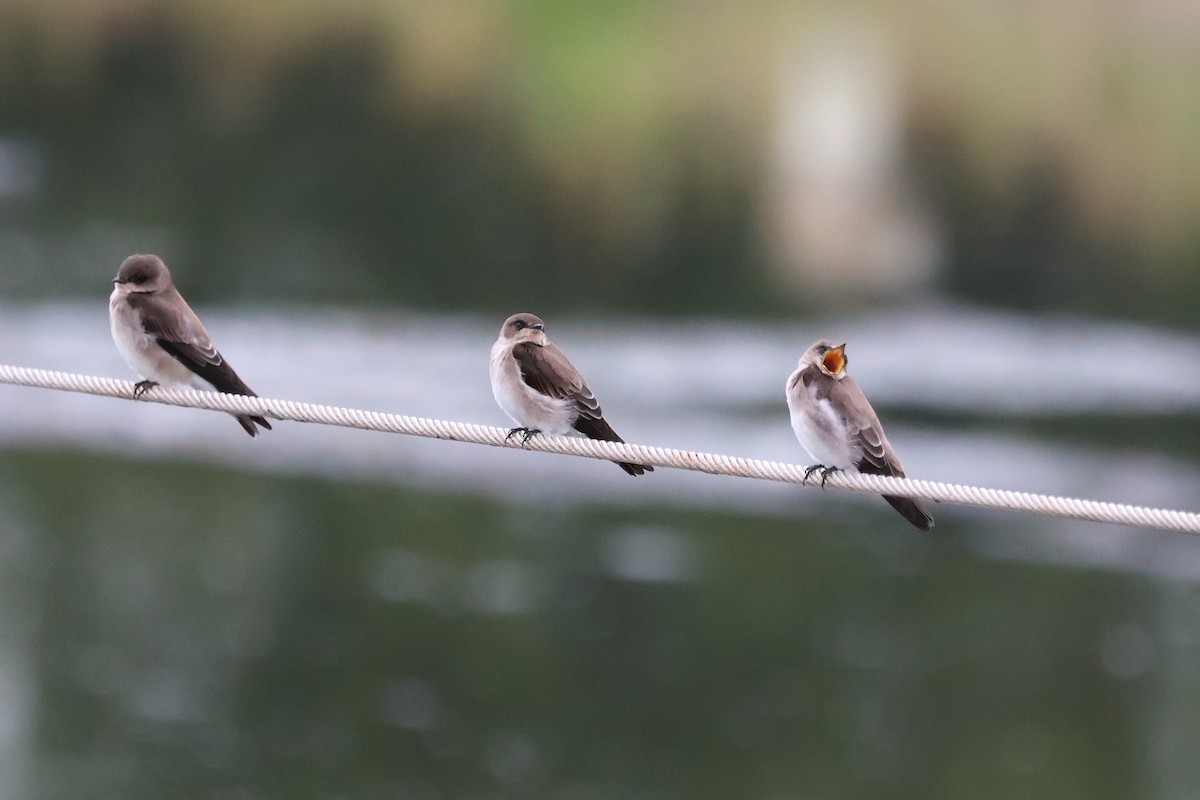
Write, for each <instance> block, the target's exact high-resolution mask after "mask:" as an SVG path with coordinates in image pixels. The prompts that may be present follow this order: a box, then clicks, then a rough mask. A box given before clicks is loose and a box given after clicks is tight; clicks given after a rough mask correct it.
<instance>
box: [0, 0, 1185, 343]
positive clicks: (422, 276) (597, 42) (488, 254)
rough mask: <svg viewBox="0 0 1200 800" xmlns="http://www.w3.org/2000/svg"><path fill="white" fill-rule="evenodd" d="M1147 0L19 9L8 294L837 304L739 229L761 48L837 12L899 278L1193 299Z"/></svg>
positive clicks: (772, 72)
mask: <svg viewBox="0 0 1200 800" xmlns="http://www.w3.org/2000/svg"><path fill="white" fill-rule="evenodd" d="M1172 8H1173V7H1172V6H1171V5H1170V4H1133V3H1130V4H1117V5H1115V6H1113V7H1111V8H1106V9H1105V13H1104V14H1103V15H1100V16H1097V15H1096V14H1092V13H1091V10H1089V9H1087V8H1084V7H1077V6H1075V5H1072V4H1069V3H1064V2H1052V3H1047V4H1041V5H1038V6H1036V7H1034V6H1020V7H1008V6H1005V7H995V8H993V7H983V6H978V5H971V6H968V5H965V4H964V5H962V6H945V5H944V4H936V3H929V2H925V1H924V0H912V2H910V3H906V4H903V5H902V6H897V7H893V6H884V5H882V4H881V5H879V6H878V7H877V8H875V9H874V12H873V13H872V14H866V13H855V12H851V11H846V10H841V11H838V10H834V9H833V8H824V7H821V6H812V7H801V6H797V5H795V4H792V3H785V2H774V3H766V4H763V5H762V6H760V7H756V8H755V9H754V10H746V9H741V8H737V7H734V6H728V7H727V6H726V5H725V4H654V3H640V2H606V3H600V4H592V5H588V6H579V7H573V6H572V7H568V6H562V5H561V4H557V3H549V2H540V1H537V0H524V1H523V2H522V1H520V0H510V1H509V2H495V3H486V2H464V3H457V4H445V3H440V2H428V1H427V0H407V1H405V2H386V3H385V2H366V3H361V4H355V5H354V6H353V7H346V6H345V5H344V4H333V3H327V2H318V1H317V0H307V1H306V2H298V3H288V4H282V3H280V4H274V3H265V4H254V5H253V6H252V7H251V6H247V5H246V4H244V3H235V2H231V0H204V2H200V1H199V0H197V1H196V2H192V3H185V4H174V3H159V2H146V1H142V0H129V1H128V2H120V3H117V2H114V3H109V4H103V3H102V4H87V3H80V2H77V0H52V1H48V2H38V3H34V2H28V1H27V0H14V2H12V3H10V4H7V5H6V8H5V9H4V10H2V11H0V22H3V24H2V25H0V144H2V143H3V141H9V142H14V141H15V142H18V143H20V142H33V143H35V145H36V147H37V148H38V152H40V154H41V156H42V158H41V161H40V162H39V163H40V164H41V167H40V169H41V170H42V171H43V173H44V174H42V175H41V178H42V180H41V184H40V189H39V191H38V192H37V193H36V195H35V196H33V197H32V198H30V199H24V198H20V197H9V198H0V290H2V291H3V292H4V293H5V294H6V295H9V296H20V295H25V296H30V295H44V294H48V293H51V292H53V291H62V292H69V293H76V292H83V293H89V292H92V291H94V287H95V285H96V284H97V283H101V282H103V279H104V278H106V277H108V273H110V272H111V271H112V270H113V269H114V268H115V265H116V264H117V263H119V261H120V260H121V258H122V257H124V256H125V255H127V254H129V253H130V252H134V251H139V250H156V251H159V252H161V253H162V254H163V255H164V256H166V257H167V259H168V261H169V263H171V264H172V265H173V266H174V267H175V269H176V271H177V272H179V273H181V284H182V285H183V286H184V288H185V290H186V292H187V294H188V295H189V296H190V297H193V298H194V299H198V300H201V301H203V300H206V299H209V298H213V297H215V296H216V295H217V292H218V291H220V293H221V294H220V296H221V297H222V298H229V297H230V296H233V297H236V298H240V299H243V300H247V301H253V302H258V303H261V302H270V301H275V300H288V299H290V300H299V301H309V302H333V303H348V304H374V305H420V306H432V307H443V308H460V307H475V308H485V309H487V310H488V311H489V312H491V311H497V312H498V311H499V310H502V309H503V310H512V309H515V308H518V307H522V308H529V309H543V308H555V309H557V310H581V309H588V310H596V309H602V308H607V309H610V310H618V311H627V312H665V313H671V312H685V313H686V312H692V313H700V312H704V313H713V312H717V313H727V314H771V313H782V312H789V311H794V310H796V309H797V308H807V309H825V308H828V307H830V306H831V305H840V304H842V303H843V302H844V301H845V300H847V298H845V297H842V296H841V293H839V292H837V291H834V292H832V293H825V294H822V293H819V292H818V293H804V292H800V293H796V292H795V290H792V291H783V290H781V288H780V287H781V286H782V285H785V284H786V283H787V282H786V281H781V279H780V276H779V274H778V271H779V270H780V269H781V267H780V266H779V265H778V264H776V263H774V262H773V258H774V256H773V255H772V253H771V247H770V246H769V245H768V244H767V243H766V242H765V241H764V239H765V237H766V236H767V234H766V233H765V232H764V223H763V221H762V220H763V217H764V216H766V215H767V212H766V211H765V209H764V204H765V203H766V202H767V201H766V200H765V199H764V184H766V183H768V182H769V181H770V179H771V178H772V175H771V170H772V169H774V168H775V164H774V162H773V161H772V156H771V151H772V148H773V147H775V144H776V143H774V142H772V135H773V133H772V131H773V127H774V126H775V125H776V122H777V120H776V117H777V115H778V114H779V113H781V112H780V109H779V108H778V107H777V104H778V102H779V100H778V97H776V96H775V93H776V92H777V91H778V90H779V87H778V86H777V85H776V83H777V82H778V80H779V65H778V62H779V59H780V53H781V52H783V51H785V50H787V49H788V48H793V49H797V50H799V49H803V48H804V47H805V46H807V44H806V43H811V42H810V40H811V39H813V38H815V37H818V36H819V34H820V31H822V30H826V29H827V28H828V27H829V26H837V25H847V24H853V25H856V26H858V27H859V28H861V29H863V30H865V31H867V32H868V34H870V33H871V32H875V31H878V32H881V37H882V39H883V41H884V42H885V46H886V48H887V53H888V58H889V59H890V62H891V63H892V64H894V65H895V72H896V73H897V77H896V81H897V91H898V92H899V93H900V95H901V107H902V108H903V109H904V117H905V125H906V126H907V127H906V130H905V131H904V132H903V133H904V140H905V141H904V152H905V153H906V154H907V157H906V158H905V159H904V164H903V167H904V169H906V170H908V171H910V172H911V174H912V176H914V177H915V180H916V183H917V185H918V196H917V197H916V198H915V199H916V201H917V202H919V203H920V204H921V205H928V206H929V207H930V209H931V210H932V212H933V214H934V217H935V219H936V220H937V226H938V231H939V235H940V238H941V240H942V244H943V247H942V249H943V250H944V254H943V257H942V260H941V261H942V263H941V264H940V266H939V270H940V272H939V275H940V276H939V277H938V278H937V279H936V282H935V285H934V286H933V287H917V288H918V290H920V289H924V288H937V289H940V290H942V291H944V292H947V293H950V294H953V295H957V296H960V297H964V298H968V299H971V300H976V301H982V302H987V303H998V304H1003V305H1010V306H1017V307H1022V308H1032V309H1043V308H1054V309H1070V310H1077V311H1094V312H1098V313H1108V314H1114V313H1115V314H1122V315H1136V316H1145V317H1151V318H1156V319H1160V320H1169V321H1179V322H1185V323H1190V322H1191V321H1192V320H1194V319H1195V316H1196V313H1197V312H1198V311H1200V269H1198V268H1197V265H1198V264H1200V238H1197V237H1196V235H1195V233H1194V222H1193V221H1194V219H1195V217H1196V214H1197V213H1200V184H1197V182H1196V181H1194V180H1193V177H1194V175H1195V174H1197V171H1198V170H1200V155H1198V154H1200V147H1197V146H1196V145H1197V144H1198V142H1197V137H1198V136H1200V134H1198V133H1197V131H1196V126H1195V125H1194V121H1195V119H1196V113H1197V111H1200V78H1197V76H1198V75H1200V58H1198V57H1197V55H1196V53H1197V52H1200V48H1195V47H1189V43H1191V42H1193V40H1194V39H1195V38H1196V36H1197V34H1198V31H1197V30H1196V28H1195V26H1194V25H1188V24H1186V20H1185V22H1184V23H1182V24H1174V20H1173V18H1172V14H1175V13H1178V12H1176V11H1173V10H1172ZM793 42H794V43H793ZM182 275H186V278H183V277H182ZM51 276H53V278H54V280H49V279H48V278H50V277H51Z"/></svg>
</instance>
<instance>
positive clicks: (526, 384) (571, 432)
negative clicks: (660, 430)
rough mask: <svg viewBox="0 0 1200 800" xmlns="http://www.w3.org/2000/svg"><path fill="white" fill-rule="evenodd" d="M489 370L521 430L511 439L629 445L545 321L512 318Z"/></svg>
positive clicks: (642, 469)
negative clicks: (546, 437)
mask: <svg viewBox="0 0 1200 800" xmlns="http://www.w3.org/2000/svg"><path fill="white" fill-rule="evenodd" d="M488 367H489V368H488V374H489V376H490V378H491V382H492V394H493V395H494V396H495V398H496V404H497V405H499V406H500V409H501V410H502V411H504V413H505V414H507V415H508V416H509V417H511V418H512V420H513V422H515V423H517V425H518V426H519V427H516V428H513V429H512V430H510V431H509V432H508V436H507V437H505V439H506V440H507V439H510V438H512V437H513V436H515V435H517V434H520V435H521V437H522V439H521V440H522V442H527V441H529V439H530V438H531V437H533V436H535V435H536V434H538V433H541V432H545V433H554V434H560V435H566V436H586V437H587V438H589V439H599V440H602V441H606V442H623V441H625V440H624V439H622V438H621V437H620V436H618V435H617V432H616V431H614V430H613V429H612V426H611V425H609V424H608V421H607V420H605V419H604V413H603V412H602V411H601V410H600V403H599V402H597V401H596V395H594V394H592V390H591V389H589V388H588V385H587V382H586V381H584V379H583V376H582V375H581V374H579V370H577V369H576V368H575V365H574V364H572V363H571V362H570V361H569V360H568V359H567V357H566V356H565V355H563V352H562V351H561V350H559V349H558V347H557V346H555V345H554V343H553V342H551V341H550V339H549V338H548V337H547V336H546V325H545V323H544V322H542V320H541V319H540V318H539V317H537V316H534V315H533V314H525V313H522V314H513V315H512V316H511V317H509V318H508V319H506V320H505V321H504V324H503V325H502V326H501V327H500V335H499V337H498V338H497V339H496V343H495V344H493V345H492V354H491V359H490V361H489V364H488ZM614 463H615V464H616V465H617V466H619V467H620V468H621V469H623V470H625V471H626V472H627V473H629V474H630V475H642V474H644V473H646V472H653V471H654V467H651V466H644V465H642V464H630V463H627V462H624V461H616V462H614Z"/></svg>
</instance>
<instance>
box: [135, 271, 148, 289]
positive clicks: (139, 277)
mask: <svg viewBox="0 0 1200 800" xmlns="http://www.w3.org/2000/svg"><path fill="white" fill-rule="evenodd" d="M133 282H134V283H136V284H137V285H139V286H141V285H142V284H143V283H145V282H146V273H144V272H135V273H133Z"/></svg>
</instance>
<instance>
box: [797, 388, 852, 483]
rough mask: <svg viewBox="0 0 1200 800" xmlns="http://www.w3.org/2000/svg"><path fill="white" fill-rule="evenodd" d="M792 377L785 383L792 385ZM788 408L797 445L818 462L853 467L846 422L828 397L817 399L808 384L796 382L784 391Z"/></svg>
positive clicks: (833, 465)
mask: <svg viewBox="0 0 1200 800" xmlns="http://www.w3.org/2000/svg"><path fill="white" fill-rule="evenodd" d="M792 385H793V383H792V381H791V380H789V381H788V386H789V387H792ZM787 401H788V411H789V412H790V414H791V420H792V430H793V431H794V432H795V434H796V438H797V439H798V440H799V441H800V445H801V446H802V447H803V448H804V449H805V450H807V451H808V454H809V456H811V457H812V459H813V460H814V461H815V462H816V463H818V464H823V465H825V466H827V467H837V468H838V469H851V468H853V467H854V463H855V455H854V452H853V449H852V448H851V446H850V438H849V435H848V434H847V432H846V424H845V422H843V420H842V418H841V415H839V414H838V413H837V412H836V411H835V410H834V408H833V406H832V404H830V402H829V401H828V400H818V399H817V398H816V393H815V392H814V391H813V389H812V388H811V387H807V386H805V385H804V384H803V383H802V382H800V381H796V382H795V388H794V389H791V388H790V389H789V390H788V392H787Z"/></svg>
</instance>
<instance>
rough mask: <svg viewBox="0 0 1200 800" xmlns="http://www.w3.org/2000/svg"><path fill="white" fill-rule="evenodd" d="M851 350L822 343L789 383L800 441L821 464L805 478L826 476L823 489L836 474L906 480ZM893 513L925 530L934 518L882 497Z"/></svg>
mask: <svg viewBox="0 0 1200 800" xmlns="http://www.w3.org/2000/svg"><path fill="white" fill-rule="evenodd" d="M848 363H849V362H848V360H847V359H846V345H844V344H840V345H836V346H835V345H834V344H833V342H830V341H827V340H824V339H823V340H821V341H819V342H817V343H815V344H814V345H813V346H812V347H810V348H808V350H807V351H805V353H804V355H803V356H802V357H801V358H800V366H799V368H798V369H797V370H796V371H795V372H793V373H792V375H791V377H789V378H788V382H787V403H788V410H789V411H790V412H791V417H792V430H794V431H795V432H796V438H797V439H799V440H800V444H801V445H803V446H804V449H805V450H807V451H808V454H809V455H810V456H812V458H813V459H814V460H815V461H817V464H816V465H815V466H812V467H810V468H809V469H808V471H807V472H806V473H805V476H804V477H805V479H806V480H807V479H808V476H809V475H811V474H812V473H813V472H816V471H818V470H820V471H821V484H822V485H824V484H825V480H826V479H827V478H828V477H829V475H830V474H831V473H833V472H836V471H837V470H854V471H855V472H860V473H862V474H865V475H889V476H893V477H897V478H903V477H904V468H903V467H902V466H900V459H899V458H897V456H896V451H895V450H893V449H892V445H891V443H890V442H889V441H888V440H887V436H885V435H884V433H883V425H881V424H880V422H879V417H877V416H876V415H875V410H874V409H873V408H871V404H870V403H868V402H867V397H866V395H864V394H863V391H862V389H860V388H859V386H858V383H857V382H856V381H855V380H854V378H852V377H850V376H849V375H848V374H846V365H847V364H848ZM883 499H884V500H887V501H888V502H889V503H891V505H892V508H894V509H896V510H897V511H899V512H900V513H901V514H902V515H903V516H904V518H905V519H907V520H908V521H909V522H911V523H912V524H913V525H915V526H917V527H918V528H920V529H921V530H923V531H927V530H929V529H930V528H932V527H933V517H932V516H931V515H930V513H929V512H928V511H927V510H925V507H924V506H923V505H921V504H920V503H919V502H917V501H916V500H913V499H911V498H908V497H897V496H895V495H887V494H885V495H883Z"/></svg>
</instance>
